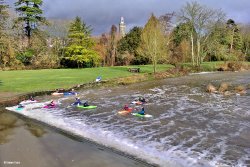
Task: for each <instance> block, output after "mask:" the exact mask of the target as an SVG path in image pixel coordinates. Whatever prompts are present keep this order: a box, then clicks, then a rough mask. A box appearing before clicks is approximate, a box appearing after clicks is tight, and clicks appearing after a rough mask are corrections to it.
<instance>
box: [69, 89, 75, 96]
mask: <svg viewBox="0 0 250 167" xmlns="http://www.w3.org/2000/svg"><path fill="white" fill-rule="evenodd" d="M69 93H70V94H72V95H77V93H76V92H75V90H74V89H71V91H69Z"/></svg>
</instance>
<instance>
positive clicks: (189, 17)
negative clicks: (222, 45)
mask: <svg viewBox="0 0 250 167" xmlns="http://www.w3.org/2000/svg"><path fill="white" fill-rule="evenodd" d="M224 17H225V15H224V13H223V12H222V11H221V10H214V9H210V8H208V7H207V6H203V5H200V4H199V3H198V2H196V1H194V2H191V3H189V2H187V3H186V5H185V6H184V7H182V9H181V10H180V12H179V14H178V20H179V21H181V22H185V23H189V24H190V26H191V27H192V29H191V32H190V41H191V51H192V63H193V65H194V64H196V65H197V66H199V65H200V63H201V62H202V60H203V59H204V54H202V53H201V47H202V44H203V43H204V42H205V41H206V39H207V38H206V37H207V36H208V35H209V34H208V29H209V27H210V26H212V25H213V24H215V23H216V22H221V21H222V20H224ZM195 42H196V44H195ZM195 47H196V56H195V50H194V49H195Z"/></svg>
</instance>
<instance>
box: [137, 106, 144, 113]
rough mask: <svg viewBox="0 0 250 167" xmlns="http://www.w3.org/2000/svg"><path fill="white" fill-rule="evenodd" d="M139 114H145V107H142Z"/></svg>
mask: <svg viewBox="0 0 250 167" xmlns="http://www.w3.org/2000/svg"><path fill="white" fill-rule="evenodd" d="M138 114H141V115H145V110H144V107H142V108H141V111H139V112H138Z"/></svg>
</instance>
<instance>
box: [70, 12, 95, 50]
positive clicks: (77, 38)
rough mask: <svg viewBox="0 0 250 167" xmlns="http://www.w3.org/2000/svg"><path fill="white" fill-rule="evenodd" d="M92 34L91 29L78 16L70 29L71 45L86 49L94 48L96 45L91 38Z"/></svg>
mask: <svg viewBox="0 0 250 167" xmlns="http://www.w3.org/2000/svg"><path fill="white" fill-rule="evenodd" d="M91 32H92V29H91V27H90V26H87V25H86V24H85V22H84V21H82V20H81V18H80V17H79V16H77V17H76V18H75V20H74V21H73V22H72V23H71V25H70V28H69V32H68V38H69V44H77V45H81V46H83V47H85V48H86V49H90V48H92V47H93V45H94V43H93V41H92V40H91V38H90V35H91Z"/></svg>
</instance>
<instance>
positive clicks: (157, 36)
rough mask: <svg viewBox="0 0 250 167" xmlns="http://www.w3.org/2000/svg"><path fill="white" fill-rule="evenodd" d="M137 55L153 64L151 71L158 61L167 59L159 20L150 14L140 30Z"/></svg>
mask: <svg viewBox="0 0 250 167" xmlns="http://www.w3.org/2000/svg"><path fill="white" fill-rule="evenodd" d="M138 51H139V53H141V54H143V55H144V56H146V57H148V58H149V59H150V61H151V62H152V63H153V71H154V73H155V72H156V66H157V63H158V61H159V60H160V59H167V48H166V38H165V36H164V32H163V28H162V26H161V24H160V22H159V20H158V19H157V18H156V17H155V16H154V15H153V14H152V15H151V17H150V18H149V20H148V22H147V24H146V25H145V27H144V28H143V30H142V35H141V43H140V46H139V49H138Z"/></svg>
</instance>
